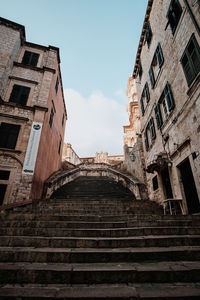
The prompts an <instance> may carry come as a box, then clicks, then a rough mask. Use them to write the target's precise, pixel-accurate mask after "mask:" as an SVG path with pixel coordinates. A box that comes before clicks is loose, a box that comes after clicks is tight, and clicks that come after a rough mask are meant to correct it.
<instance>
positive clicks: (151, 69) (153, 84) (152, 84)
mask: <svg viewBox="0 0 200 300" xmlns="http://www.w3.org/2000/svg"><path fill="white" fill-rule="evenodd" d="M149 77H150V82H151V87H152V89H153V88H154V86H155V77H154V73H153V68H152V66H150V69H149Z"/></svg>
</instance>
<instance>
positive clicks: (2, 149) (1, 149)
mask: <svg viewBox="0 0 200 300" xmlns="http://www.w3.org/2000/svg"><path fill="white" fill-rule="evenodd" d="M0 151H2V152H10V153H16V154H21V153H22V151H21V150H16V149H9V148H1V147H0Z"/></svg>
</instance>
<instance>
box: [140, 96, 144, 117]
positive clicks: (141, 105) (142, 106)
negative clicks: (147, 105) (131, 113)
mask: <svg viewBox="0 0 200 300" xmlns="http://www.w3.org/2000/svg"><path fill="white" fill-rule="evenodd" d="M140 107H141V111H142V115H143V116H144V103H143V100H142V97H141V99H140Z"/></svg>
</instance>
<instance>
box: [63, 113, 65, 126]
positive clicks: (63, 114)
mask: <svg viewBox="0 0 200 300" xmlns="http://www.w3.org/2000/svg"><path fill="white" fill-rule="evenodd" d="M64 121H65V115H64V113H63V116H62V126H63V125H64Z"/></svg>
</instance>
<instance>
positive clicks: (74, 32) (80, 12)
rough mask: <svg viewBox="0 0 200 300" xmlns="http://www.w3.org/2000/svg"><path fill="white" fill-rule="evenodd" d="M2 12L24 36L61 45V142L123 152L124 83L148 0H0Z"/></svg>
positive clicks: (89, 150)
mask: <svg viewBox="0 0 200 300" xmlns="http://www.w3.org/2000/svg"><path fill="white" fill-rule="evenodd" d="M0 6H1V15H0V16H1V17H3V18H6V19H9V20H11V21H13V22H16V23H19V24H22V25H24V26H25V30H26V40H27V41H29V42H32V43H36V44H41V45H44V46H48V45H53V46H56V47H59V48H60V57H61V73H62V81H63V88H64V94H65V102H66V107H67V114H68V121H67V124H66V131H65V142H68V143H71V144H72V147H73V148H74V150H75V151H76V153H77V154H78V155H79V156H80V157H85V156H94V155H95V153H96V152H100V151H104V152H108V153H109V154H110V155H116V154H123V125H127V124H128V115H127V112H126V103H127V98H126V88H127V82H128V77H130V76H131V75H132V72H133V66H134V62H135V57H136V52H137V47H138V42H139V38H140V34H141V30H142V24H143V20H144V15H145V11H146V7H147V0H57V1H55V0H6V1H5V0H0Z"/></svg>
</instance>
